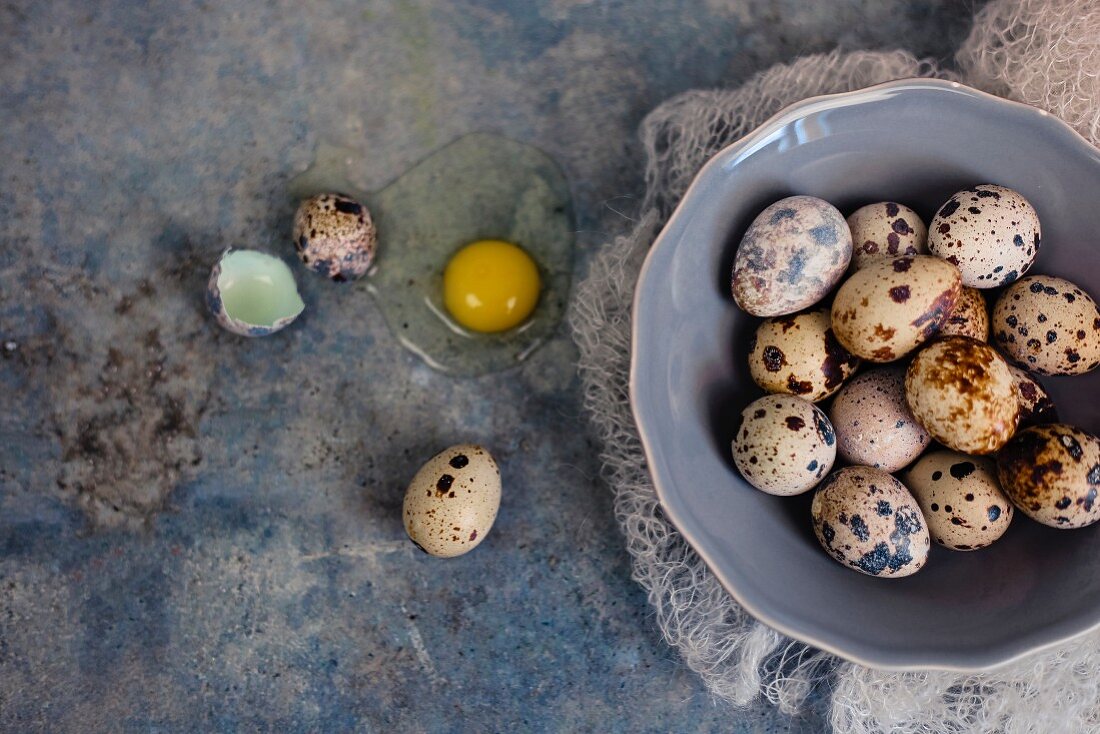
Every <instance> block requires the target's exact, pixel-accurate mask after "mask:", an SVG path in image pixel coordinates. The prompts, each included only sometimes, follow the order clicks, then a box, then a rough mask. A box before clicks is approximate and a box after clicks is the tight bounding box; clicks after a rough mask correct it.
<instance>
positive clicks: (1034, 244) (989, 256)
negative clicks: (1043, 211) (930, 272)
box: [928, 184, 1040, 288]
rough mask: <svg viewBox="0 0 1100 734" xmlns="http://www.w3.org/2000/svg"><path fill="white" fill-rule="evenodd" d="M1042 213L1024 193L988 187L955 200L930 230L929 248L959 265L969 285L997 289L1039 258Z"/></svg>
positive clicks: (948, 202) (977, 187) (973, 189)
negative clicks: (1040, 214) (1040, 213)
mask: <svg viewBox="0 0 1100 734" xmlns="http://www.w3.org/2000/svg"><path fill="white" fill-rule="evenodd" d="M1039 241H1040V237H1039V215H1038V214H1036V213H1035V209H1034V208H1033V207H1032V206H1031V204H1030V203H1029V202H1028V200H1027V199H1025V198H1024V197H1023V196H1022V195H1020V194H1019V193H1018V192H1016V191H1013V190H1012V189H1008V188H1005V187H1004V186H995V185H993V184H982V185H980V186H975V187H973V188H970V189H965V190H964V191H960V192H958V193H956V194H955V195H954V196H952V197H951V198H950V199H948V200H947V202H946V203H945V204H944V205H943V206H942V207H940V209H939V211H938V212H936V216H935V217H934V218H933V219H932V223H931V225H929V227H928V249H929V251H930V252H931V253H932V254H933V255H937V256H939V257H942V258H944V259H945V260H947V261H948V262H950V263H952V264H953V265H955V266H956V267H958V269H959V272H960V273H961V274H962V281H963V284H964V285H967V286H969V287H971V288H997V287H999V286H1004V285H1008V284H1009V283H1012V282H1014V281H1015V280H1016V279H1017V278H1019V277H1020V276H1022V275H1023V274H1024V273H1026V272H1027V271H1028V269H1029V268H1031V266H1032V264H1033V263H1034V262H1035V258H1036V257H1038V256H1039Z"/></svg>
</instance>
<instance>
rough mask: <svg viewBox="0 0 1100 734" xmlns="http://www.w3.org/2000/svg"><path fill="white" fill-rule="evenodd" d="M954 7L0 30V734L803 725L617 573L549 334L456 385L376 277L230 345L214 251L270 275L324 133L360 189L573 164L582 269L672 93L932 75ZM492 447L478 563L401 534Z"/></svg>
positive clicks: (96, 9)
mask: <svg viewBox="0 0 1100 734" xmlns="http://www.w3.org/2000/svg"><path fill="white" fill-rule="evenodd" d="M967 5H969V3H965V4H964V3H953V2H950V1H949V0H913V1H911V2H900V1H897V2H894V1H888V0H845V1H843V2H828V3H826V2H821V3H817V2H815V3H809V2H800V1H798V0H747V1H745V2H723V1H721V0H675V1H673V2H665V1H664V0H633V1H629V2H628V1H627V0H618V1H608V2H596V1H594V0H476V1H475V0H457V1H454V2H449V1H447V0H431V1H429V0H406V1H404V2H382V1H381V0H378V1H376V2H336V1H327V0H326V1H324V2H298V1H296V0H271V1H269V2H243V1H242V0H226V1H224V2H222V1H218V2H213V1H205V2H204V1H202V0H184V1H182V2H181V1H177V0H173V1H172V2H167V1H159V0H155V1H153V2H137V1H134V0H131V1H127V0H97V1H96V2H61V1H60V0H55V1H53V2H32V1H30V0H27V1H24V2H2V3H0V729H2V730H5V731H20V732H22V731H55V732H91V731H156V732H169V731H235V730H239V731H279V732H307V731H401V732H451V731H453V732H464V731H536V730H537V731H561V732H583V731H600V732H604V731H624V732H665V731H677V732H686V731H708V732H709V731H734V732H770V731H781V730H787V729H793V730H795V731H804V732H813V731H820V730H821V728H822V726H823V725H822V723H821V720H820V718H819V717H820V712H814V711H811V712H809V713H808V714H807V715H806V716H804V717H801V718H798V719H790V718H787V717H786V716H783V715H780V714H778V713H777V712H775V711H774V710H773V709H771V708H770V707H768V706H766V705H759V706H757V707H755V708H752V709H749V710H746V711H736V710H733V709H731V708H729V707H727V706H725V705H723V704H718V703H715V702H714V701H713V700H712V699H711V698H710V697H709V696H708V694H707V693H706V692H705V690H704V688H703V687H702V685H701V683H700V682H699V681H698V679H697V678H696V677H695V676H694V675H693V674H692V673H691V672H689V671H688V670H686V668H684V667H683V665H682V664H681V663H680V662H679V661H678V659H677V657H676V654H675V653H674V652H673V651H672V649H671V648H669V647H667V646H666V645H665V644H664V643H663V642H662V641H661V639H660V637H659V634H658V632H657V630H656V627H655V624H654V621H653V619H652V616H651V613H650V610H649V607H648V606H647V604H646V601H645V598H644V594H643V593H642V592H641V590H640V589H638V588H637V587H636V586H635V584H634V583H633V582H631V580H630V578H629V573H630V571H629V563H628V558H627V556H626V553H625V551H624V550H623V548H622V545H621V542H620V538H619V536H618V532H617V529H616V525H615V522H614V518H613V515H612V508H611V502H610V497H609V494H608V492H607V490H606V489H605V487H603V486H602V485H601V484H600V482H599V481H598V478H597V475H598V472H599V468H598V462H597V459H596V456H595V451H594V448H593V445H592V443H591V442H590V440H589V439H587V438H586V433H585V426H584V422H583V418H582V416H581V414H580V407H579V394H578V389H577V380H576V376H575V372H574V367H573V363H574V361H575V357H576V352H575V349H574V347H573V346H572V344H571V342H570V341H569V339H568V335H567V334H566V333H565V330H564V329H562V330H561V332H560V333H559V336H558V337H557V338H556V339H555V340H554V341H552V342H551V343H550V344H548V345H547V346H546V347H544V348H543V349H542V350H541V351H540V352H538V353H537V354H536V355H535V356H534V357H532V358H531V360H530V361H529V362H527V363H526V364H524V365H523V366H521V367H519V368H518V369H515V370H513V371H510V372H505V373H499V374H495V375H490V376H486V377H482V378H477V379H468V380H455V379H452V378H447V377H444V376H441V375H438V374H435V373H433V372H431V371H430V370H428V369H427V368H426V367H424V366H423V365H422V364H420V363H418V361H417V360H416V358H415V357H413V356H412V355H411V354H409V353H407V352H405V351H403V350H402V348H401V347H400V346H399V345H398V344H397V343H396V341H395V340H394V339H393V338H392V337H391V335H390V333H389V332H388V331H387V329H386V327H385V325H384V322H383V320H382V318H381V316H380V314H379V313H378V311H377V309H376V308H374V307H373V305H372V303H371V301H370V299H369V298H368V297H367V296H366V294H365V293H364V291H363V290H362V288H361V287H356V286H352V287H345V288H336V287H333V286H332V285H331V284H330V283H327V282H325V281H323V279H321V278H318V277H315V276H313V275H312V274H310V273H308V272H306V271H305V270H302V269H300V268H299V269H297V270H296V273H297V275H298V278H299V281H300V283H301V284H302V288H303V296H304V298H305V300H306V301H307V303H308V309H307V311H306V313H305V314H304V315H303V317H302V318H301V319H299V321H298V322H297V323H296V324H294V325H293V326H292V327H291V328H289V329H287V330H286V331H285V332H283V333H281V334H279V335H276V336H273V337H270V338H267V339H262V340H251V341H249V340H242V339H240V338H236V337H234V336H232V335H230V334H227V333H225V332H223V331H221V330H219V329H218V328H217V326H216V325H215V324H214V323H213V321H212V320H211V319H210V318H209V317H208V316H207V315H206V314H205V313H204V311H203V307H202V300H201V290H202V285H203V282H204V280H205V277H206V273H207V268H208V267H209V264H210V263H211V262H212V261H213V259H214V258H215V256H216V254H217V253H218V252H219V251H220V250H221V249H222V248H224V247H225V246H227V245H234V246H249V247H262V248H266V249H270V250H275V251H282V252H284V253H286V254H287V256H288V257H289V256H290V253H291V251H290V246H289V242H288V232H289V225H290V219H291V214H292V212H291V209H290V206H289V204H288V202H287V198H286V185H287V182H288V180H289V179H291V178H292V177H293V176H294V175H295V174H297V173H299V172H301V171H302V170H303V169H304V168H305V167H306V166H307V165H308V164H309V162H310V160H311V156H312V154H313V151H314V150H315V148H316V146H317V144H318V142H319V141H320V140H322V139H324V140H328V141H330V142H333V143H334V144H338V145H344V146H350V147H354V148H358V149H360V150H362V151H366V152H368V153H369V155H370V157H371V159H372V165H371V166H370V168H369V170H367V171H365V172H364V173H363V176H362V181H361V182H359V183H360V184H361V185H362V186H364V187H366V188H369V189H375V190H376V189H378V188H380V187H381V186H383V185H384V184H385V183H387V182H389V181H391V180H392V179H394V178H395V177H397V176H398V175H400V173H401V172H402V171H403V170H405V169H406V168H407V167H408V166H410V165H411V164H412V163H413V162H415V161H416V160H418V159H420V158H422V157H423V156H425V155H426V154H427V153H429V152H431V151H432V150H435V149H437V148H438V147H439V146H441V145H443V144H444V143H446V142H448V141H450V140H452V139H454V138H456V137H457V136H459V135H461V134H463V133H466V132H470V131H474V130H487V131H496V132H500V133H504V134H506V135H508V136H510V137H513V138H516V139H519V140H522V141H524V142H528V143H531V144H534V145H537V146H539V147H541V148H542V149H544V150H546V151H547V152H548V153H550V154H551V155H552V156H554V157H555V158H556V159H557V160H558V161H559V162H560V163H561V165H562V167H563V168H564V170H565V171H566V174H567V175H568V177H569V179H570V181H571V183H572V186H573V191H574V196H575V200H576V206H577V212H578V217H579V224H578V226H579V230H580V231H579V235H578V246H579V257H578V262H577V273H578V274H581V273H583V272H584V269H585V263H586V261H587V259H588V257H589V256H590V253H591V252H592V251H593V249H594V248H595V247H596V246H598V245H599V244H600V243H601V242H602V241H604V240H605V239H606V238H607V237H608V235H609V234H610V233H613V232H616V231H618V230H620V229H621V228H622V227H623V226H625V225H626V224H627V222H626V220H625V218H624V216H623V215H622V214H620V212H626V213H629V211H630V210H631V201H632V197H635V196H637V194H639V192H640V190H641V180H640V166H641V161H640V159H639V155H640V153H639V148H638V146H637V144H636V143H635V141H634V137H633V130H634V129H635V127H636V125H637V123H638V122H639V120H640V119H641V117H642V116H643V115H644V113H645V112H646V111H647V110H649V109H651V108H652V107H653V106H654V105H655V104H657V103H658V102H660V101H661V100H662V99H663V98H666V97H667V96H669V95H671V94H674V93H676V92H678V91H681V90H685V89H688V88H692V87H699V86H715V85H732V84H736V83H737V82H739V81H741V80H743V79H745V78H746V77H747V76H748V75H749V74H751V73H752V72H753V71H756V70H758V69H761V68H763V67H765V66H767V65H769V64H770V63H772V62H774V61H778V60H784V59H789V58H791V57H793V56H795V55H797V54H799V53H803V52H809V51H818V50H824V49H828V48H831V47H833V46H834V45H836V44H837V43H840V44H844V45H845V46H847V47H866V48H880V47H894V46H902V47H906V48H909V49H912V50H914V51H916V52H917V53H920V54H926V53H927V54H932V55H936V56H945V55H947V54H948V53H949V52H950V49H952V48H953V47H954V46H955V44H956V43H957V42H958V41H959V40H960V39H961V38H962V37H963V36H964V35H965V33H966V31H967V16H968V14H969V12H970V10H971V8H968V7H965V6H967ZM466 440H473V441H480V442H483V443H485V444H487V445H488V446H490V447H491V448H492V450H493V451H494V453H495V454H496V456H497V458H498V460H499V461H500V464H501V469H502V473H503V477H504V483H505V492H504V499H503V505H502V507H501V512H500V517H499V519H498V521H497V524H496V527H495V528H494V530H493V532H492V533H491V534H490V535H489V536H488V538H487V539H486V540H485V542H484V543H483V544H482V545H481V546H480V547H479V548H478V549H477V550H476V551H475V552H473V553H471V554H470V555H468V556H465V557H463V558H460V559H456V560H451V561H446V562H444V561H439V560H435V559H431V558H428V557H426V556H424V555H422V554H420V553H419V552H417V551H416V550H415V548H414V547H413V546H412V545H411V544H410V543H408V542H407V541H406V540H405V538H404V532H403V530H402V527H401V520H400V503H401V498H402V494H403V491H404V485H405V482H406V480H407V479H408V478H409V477H410V476H411V475H412V474H413V472H414V471H415V470H416V468H417V467H418V466H419V464H420V463H421V462H422V461H423V460H424V459H426V458H427V457H428V456H430V455H431V454H433V453H435V452H436V451H437V450H438V449H440V448H442V447H444V446H445V445H447V444H450V443H454V442H458V441H466Z"/></svg>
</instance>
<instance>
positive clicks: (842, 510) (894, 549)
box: [810, 466, 929, 578]
mask: <svg viewBox="0 0 1100 734" xmlns="http://www.w3.org/2000/svg"><path fill="white" fill-rule="evenodd" d="M810 513H811V515H812V518H813V525H814V534H815V535H817V539H818V541H819V542H820V543H821V546H822V547H823V548H824V549H825V551H826V552H827V553H828V554H829V555H830V556H832V557H833V558H834V559H835V560H836V561H837V562H839V563H842V564H843V565H845V566H847V567H848V568H852V569H854V570H856V571H859V572H860V573H865V574H868V575H869V576H880V577H884V578H898V577H901V576H909V575H910V574H913V573H916V572H917V571H919V570H920V569H921V567H923V566H924V562H925V561H926V560H927V559H928V547H929V540H928V528H927V527H926V526H925V523H924V517H923V516H922V515H921V511H920V508H919V507H918V506H917V502H916V500H914V499H913V497H912V496H911V495H910V494H909V492H908V491H907V490H906V488H905V486H904V485H902V483H901V482H899V481H898V480H897V479H895V478H894V477H892V476H890V475H889V474H887V473H886V472H884V471H882V470H881V469H873V468H871V467H869V466H848V467H845V468H843V469H838V470H837V471H835V472H833V473H832V474H830V475H829V476H828V478H827V479H826V480H825V481H824V482H822V484H821V487H820V488H818V490H817V492H815V493H814V498H813V502H812V504H811V505H810Z"/></svg>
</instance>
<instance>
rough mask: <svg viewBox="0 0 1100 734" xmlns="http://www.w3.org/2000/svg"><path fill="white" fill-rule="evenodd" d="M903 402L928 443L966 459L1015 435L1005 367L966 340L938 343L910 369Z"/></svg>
mask: <svg viewBox="0 0 1100 734" xmlns="http://www.w3.org/2000/svg"><path fill="white" fill-rule="evenodd" d="M905 400H906V402H907V403H908V404H909V410H910V411H912V413H913V417H914V418H916V419H917V421H919V422H920V424H921V425H922V426H924V427H925V428H926V429H927V430H928V432H929V433H931V434H932V438H934V439H936V440H937V441H939V442H940V443H942V444H943V445H944V446H946V447H947V448H950V449H955V450H956V451H962V452H963V453H967V454H991V453H993V452H994V451H996V450H997V449H999V448H1000V447H1001V446H1003V445H1004V443H1005V442H1006V441H1008V439H1010V438H1012V434H1013V433H1014V432H1015V431H1016V423H1017V421H1018V419H1019V415H1020V403H1019V400H1018V398H1017V397H1016V382H1015V379H1014V378H1013V377H1012V372H1010V371H1009V369H1008V363H1007V362H1005V361H1004V359H1003V358H1002V357H1001V355H999V354H997V352H996V351H995V350H994V349H993V347H991V346H989V345H988V344H983V343H982V342H979V341H977V340H975V339H970V338H968V337H965V336H948V337H944V338H943V339H937V340H936V341H934V342H932V343H931V344H929V345H928V346H926V347H925V348H924V349H922V350H920V351H919V352H917V356H915V357H914V358H913V361H912V362H911V363H910V364H909V369H908V371H907V372H906V373H905Z"/></svg>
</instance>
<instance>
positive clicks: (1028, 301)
mask: <svg viewBox="0 0 1100 734" xmlns="http://www.w3.org/2000/svg"><path fill="white" fill-rule="evenodd" d="M992 323H993V326H992V331H993V341H994V343H996V345H997V346H998V347H1000V348H1001V351H1003V352H1004V353H1005V354H1006V355H1007V356H1008V357H1009V359H1012V360H1015V361H1016V362H1018V363H1019V364H1021V365H1023V366H1024V367H1026V368H1027V369H1028V370H1030V371H1032V372H1038V373H1039V374H1041V375H1083V374H1084V373H1086V372H1090V371H1091V370H1094V369H1096V367H1097V366H1100V309H1097V307H1096V301H1094V300H1093V299H1092V296H1090V295H1089V294H1088V293H1086V292H1085V291H1084V290H1083V289H1082V288H1081V287H1079V286H1077V285H1074V284H1073V283H1071V282H1069V281H1068V280H1065V279H1064V278H1055V277H1054V276H1051V275H1029V276H1028V277H1026V278H1022V279H1021V280H1019V281H1018V282H1016V283H1013V284H1012V285H1011V286H1010V287H1008V288H1006V289H1005V291H1004V292H1003V293H1002V294H1001V297H1000V298H998V299H997V303H996V304H995V305H994V306H993V322H992Z"/></svg>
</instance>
